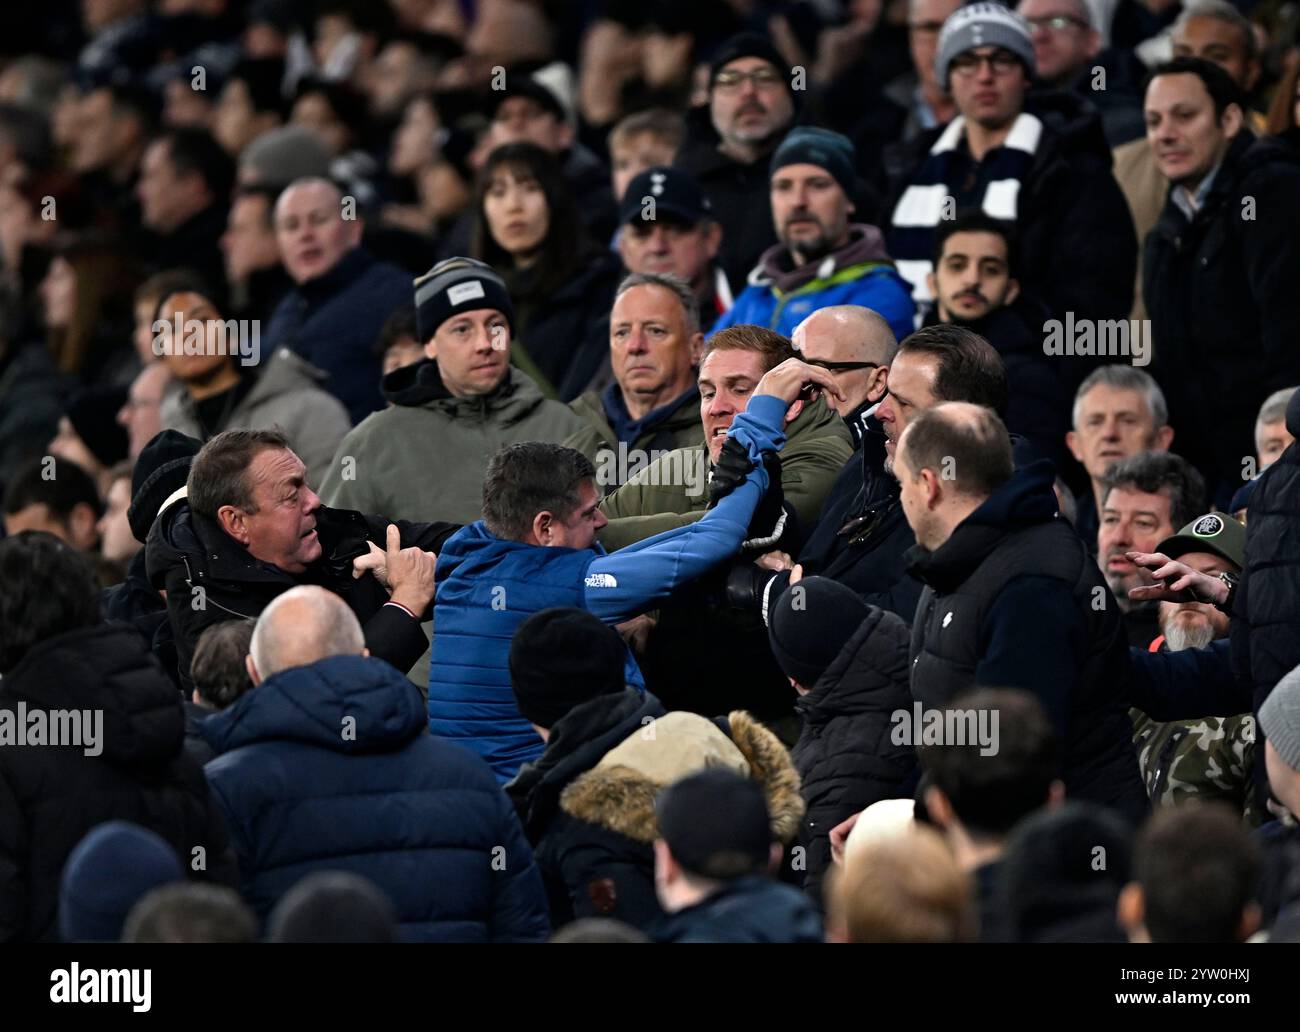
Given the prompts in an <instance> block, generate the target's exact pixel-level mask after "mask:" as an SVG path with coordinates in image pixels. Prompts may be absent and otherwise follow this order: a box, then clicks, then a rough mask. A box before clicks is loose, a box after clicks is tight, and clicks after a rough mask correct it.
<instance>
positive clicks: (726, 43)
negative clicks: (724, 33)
mask: <svg viewBox="0 0 1300 1032" xmlns="http://www.w3.org/2000/svg"><path fill="white" fill-rule="evenodd" d="M741 57H757V58H761V59H762V60H764V61H766V62H767V63H768V64H770V65H772V66H773V67H774V68H775V69H776V70H777V71H778V72H780V73H781V81H782V82H784V83H785V85H786V89H790V65H789V64H787V63H786V60H785V58H784V57H782V56H781V52H780V51H779V50H777V49H776V47H775V46H774V45H773V43H772V41H771V40H770V39H768V38H767V37H766V36H764V35H762V34H761V33H757V32H740V33H737V34H736V35H734V36H732V37H730V38H729V39H725V40H723V41H722V42H721V43H720V44H719V45H718V49H717V50H715V51H714V52H713V59H712V60H711V61H710V62H709V84H710V86H712V83H713V80H714V79H715V78H717V75H718V73H719V72H720V71H722V69H723V68H724V67H726V66H727V65H728V64H730V63H731V62H732V61H735V60H737V59H738V58H741ZM790 92H791V93H793V92H794V91H793V90H790Z"/></svg>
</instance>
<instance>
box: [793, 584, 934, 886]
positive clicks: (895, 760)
mask: <svg viewBox="0 0 1300 1032" xmlns="http://www.w3.org/2000/svg"><path fill="white" fill-rule="evenodd" d="M908 637H909V632H908V627H907V624H906V623H905V622H904V621H902V620H900V619H899V618H898V617H897V616H895V615H894V614H893V613H889V612H886V611H885V610H883V609H879V608H877V607H875V606H872V607H871V612H870V614H869V615H868V616H867V618H866V620H864V621H863V623H862V626H861V627H859V628H858V630H857V631H856V632H855V633H854V635H853V637H851V638H850V639H849V640H848V642H846V643H845V645H844V648H843V649H842V650H841V651H840V654H839V655H838V656H837V657H836V658H835V660H834V661H833V662H832V663H831V665H830V666H828V667H827V668H826V670H825V672H824V673H823V674H822V676H821V677H820V678H818V680H817V683H816V684H815V685H814V686H813V688H812V690H811V691H810V692H808V694H807V695H805V696H804V697H803V698H801V699H800V700H799V701H798V702H797V703H796V704H795V709H796V710H797V711H798V712H799V714H800V715H801V716H802V717H803V730H802V731H801V732H800V734H799V741H798V742H796V743H795V747H794V749H793V750H792V751H791V758H792V759H793V760H794V765H795V769H796V770H798V772H799V779H800V781H801V783H802V785H803V788H802V792H803V798H804V802H805V803H806V804H807V807H808V811H807V813H806V814H805V816H804V820H803V824H802V826H801V827H800V829H799V844H800V845H802V846H803V847H804V848H805V849H807V851H808V852H807V875H806V877H805V879H804V886H803V887H804V891H805V892H807V893H808V894H809V895H810V896H812V897H813V899H815V900H819V899H821V894H822V879H823V877H824V876H825V874H826V872H827V871H828V870H829V869H830V866H831V845H830V831H831V829H832V828H833V827H835V825H837V824H839V823H840V822H841V821H844V820H846V819H847V818H849V817H851V816H852V815H853V814H855V813H861V812H862V811H863V810H865V809H866V808H867V807H868V806H870V805H871V804H872V803H875V802H879V801H880V800H881V799H899V798H904V797H906V796H910V795H911V793H912V788H913V786H912V784H911V781H912V780H913V775H914V774H915V772H916V753H915V751H914V750H913V748H912V746H911V745H910V744H904V745H896V744H894V742H893V741H892V733H893V730H894V723H893V721H892V720H891V719H890V717H891V714H893V713H894V712H895V711H897V710H903V711H905V712H906V711H909V710H910V708H911V705H912V693H911V691H910V689H909V687H908V663H907V645H908Z"/></svg>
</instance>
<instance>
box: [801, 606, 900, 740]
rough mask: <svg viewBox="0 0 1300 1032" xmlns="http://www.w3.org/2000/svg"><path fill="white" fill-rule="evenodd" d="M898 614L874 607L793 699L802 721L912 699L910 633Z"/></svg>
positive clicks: (886, 707)
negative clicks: (809, 686) (809, 688)
mask: <svg viewBox="0 0 1300 1032" xmlns="http://www.w3.org/2000/svg"><path fill="white" fill-rule="evenodd" d="M910 635H911V632H910V630H909V629H908V626H907V624H905V623H904V622H903V621H902V620H901V619H900V618H899V617H898V616H896V615H895V614H893V613H891V612H888V611H887V610H884V609H880V608H878V607H876V606H872V607H871V611H870V613H868V615H867V618H866V619H865V620H863V621H862V626H861V627H859V628H858V629H857V630H856V631H854V632H853V636H852V637H851V638H849V640H848V641H847V642H845V644H844V647H843V648H842V649H841V650H840V653H839V655H838V656H836V657H835V659H834V660H832V662H831V665H830V666H828V667H827V668H826V669H825V671H823V672H822V676H821V677H819V678H818V679H817V683H816V685H814V686H813V689H812V691H810V692H809V693H808V694H807V695H805V696H803V698H801V699H799V700H798V701H797V702H796V703H795V709H796V710H798V711H799V712H800V714H802V716H803V719H804V725H805V726H807V725H808V724H824V723H826V722H827V721H828V720H830V719H831V718H832V717H837V716H844V715H849V714H854V713H869V712H873V711H874V712H891V713H892V712H893V711H894V710H896V709H899V708H903V709H905V708H906V707H907V706H908V704H909V701H910V698H911V696H910V690H909V688H908V683H909V677H910V667H909V665H908V659H907V654H908V639H909V638H910Z"/></svg>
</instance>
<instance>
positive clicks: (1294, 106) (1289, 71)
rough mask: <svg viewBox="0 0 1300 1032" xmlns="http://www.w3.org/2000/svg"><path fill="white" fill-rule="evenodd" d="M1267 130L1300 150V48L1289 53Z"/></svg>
mask: <svg viewBox="0 0 1300 1032" xmlns="http://www.w3.org/2000/svg"><path fill="white" fill-rule="evenodd" d="M1265 131H1266V132H1267V133H1268V134H1269V135H1270V136H1280V137H1282V139H1283V140H1285V141H1287V142H1288V143H1290V145H1291V146H1292V147H1294V148H1296V149H1297V150H1300V50H1292V51H1291V53H1289V54H1288V55H1287V58H1286V62H1285V70H1284V71H1283V73H1282V78H1281V79H1280V80H1279V81H1278V84H1277V88H1276V89H1275V90H1274V91H1273V103H1272V104H1270V105H1269V108H1268V123H1267V126H1266V129H1265Z"/></svg>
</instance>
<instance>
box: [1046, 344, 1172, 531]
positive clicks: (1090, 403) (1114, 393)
mask: <svg viewBox="0 0 1300 1032" xmlns="http://www.w3.org/2000/svg"><path fill="white" fill-rule="evenodd" d="M1071 422H1072V424H1073V426H1074V429H1073V430H1071V431H1070V432H1069V433H1067V434H1066V435H1065V444H1066V447H1068V448H1069V449H1070V454H1071V455H1073V456H1074V457H1075V459H1076V460H1077V461H1078V462H1080V463H1082V465H1083V468H1084V470H1086V471H1087V474H1088V480H1089V484H1090V486H1091V490H1090V491H1085V492H1080V494H1079V495H1078V497H1077V499H1076V501H1077V502H1078V519H1077V520H1076V521H1075V529H1076V530H1078V532H1079V536H1080V537H1081V538H1083V540H1084V541H1085V542H1086V543H1087V545H1088V547H1089V548H1095V547H1096V542H1097V530H1098V528H1099V527H1100V525H1101V524H1100V518H1099V515H1098V514H1099V513H1100V512H1101V501H1102V493H1103V488H1102V477H1103V476H1104V475H1105V473H1106V470H1107V469H1108V468H1109V467H1110V466H1111V464H1112V463H1115V462H1118V461H1120V460H1121V459H1127V458H1128V457H1129V456H1130V455H1136V454H1137V453H1138V452H1143V451H1168V450H1169V445H1170V443H1172V441H1173V439H1174V431H1173V427H1171V426H1169V425H1168V424H1169V408H1168V406H1167V405H1166V404H1165V396H1164V392H1163V391H1161V390H1160V385H1159V384H1157V383H1156V382H1155V380H1153V379H1152V378H1151V374H1150V373H1147V372H1146V371H1144V370H1142V369H1137V368H1135V367H1133V366H1127V365H1118V364H1116V365H1104V366H1101V367H1100V368H1099V369H1095V370H1094V371H1093V372H1092V373H1090V374H1089V375H1088V377H1087V378H1086V379H1085V380H1084V381H1083V383H1081V384H1080V385H1079V389H1078V390H1077V391H1076V392H1075V394H1074V410H1073V413H1072V416H1071Z"/></svg>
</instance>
